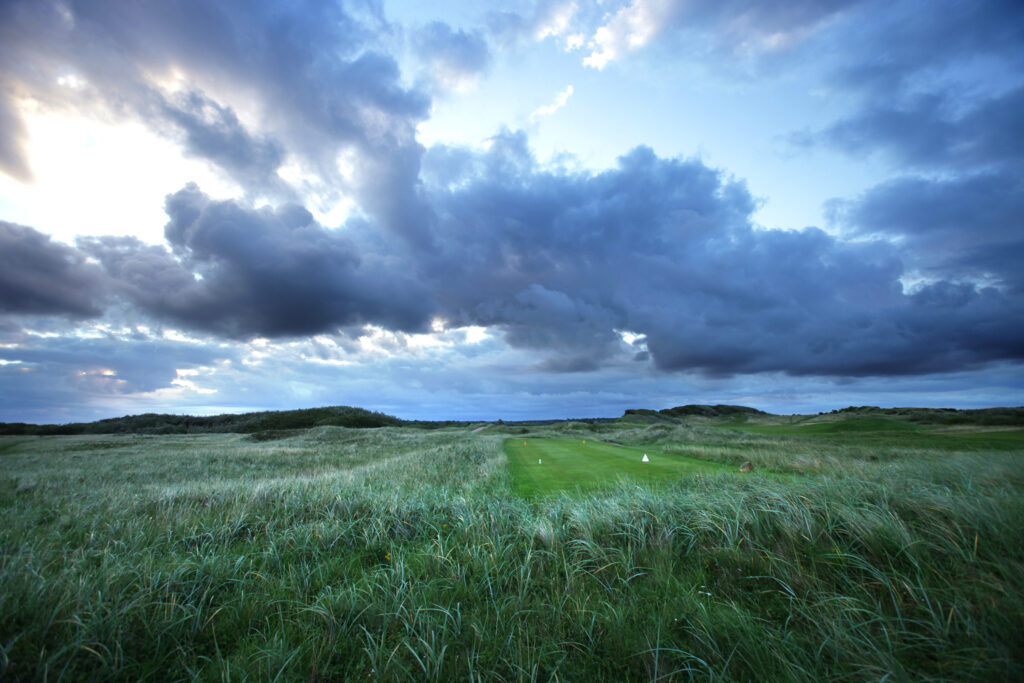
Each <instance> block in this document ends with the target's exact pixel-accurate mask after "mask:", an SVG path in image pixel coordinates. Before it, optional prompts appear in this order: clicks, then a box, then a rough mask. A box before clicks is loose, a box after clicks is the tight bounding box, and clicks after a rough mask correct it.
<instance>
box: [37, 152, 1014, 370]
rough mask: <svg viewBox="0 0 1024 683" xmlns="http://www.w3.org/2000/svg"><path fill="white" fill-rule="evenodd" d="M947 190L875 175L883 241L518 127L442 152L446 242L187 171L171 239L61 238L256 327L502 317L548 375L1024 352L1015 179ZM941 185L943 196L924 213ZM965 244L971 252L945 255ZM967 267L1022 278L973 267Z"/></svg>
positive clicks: (866, 202)
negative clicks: (986, 208)
mask: <svg viewBox="0 0 1024 683" xmlns="http://www.w3.org/2000/svg"><path fill="white" fill-rule="evenodd" d="M1003 182H1004V183H1010V182H1011V181H1010V180H1009V179H1004V180H1003ZM944 189H949V188H948V186H947V187H946V188H943V187H931V186H928V185H927V184H926V183H923V184H920V185H918V186H909V185H904V186H899V185H895V186H892V187H888V188H884V190H883V189H876V190H875V191H874V192H869V193H868V194H866V195H865V196H864V197H862V198H860V199H858V200H856V201H855V202H852V203H850V204H849V205H846V206H844V207H842V209H841V210H840V211H838V212H837V213H839V214H842V215H843V216H844V217H846V218H844V220H849V221H851V225H854V226H855V227H853V228H850V229H851V230H853V231H854V232H856V231H860V232H861V233H862V235H863V236H871V235H875V234H876V233H880V234H882V235H884V237H885V239H874V240H871V239H869V240H858V241H853V242H848V241H843V240H841V239H839V238H837V237H834V236H831V235H829V234H827V233H825V232H823V231H821V230H818V229H814V228H808V229H805V230H802V231H783V230H761V229H756V228H755V227H753V225H752V222H751V214H752V213H753V211H754V210H755V209H756V207H757V203H756V201H755V200H754V199H753V198H752V197H751V195H750V193H749V192H748V191H747V189H746V187H745V185H744V184H743V183H740V182H737V181H734V180H732V179H730V178H728V177H726V176H724V175H723V174H722V173H721V172H718V171H715V170H713V169H711V168H708V167H707V166H705V165H704V164H703V163H701V162H700V161H696V160H681V159H664V158H661V157H658V156H657V155H655V154H654V153H653V151H651V150H650V149H648V148H643V147H640V148H636V149H634V150H632V151H631V152H630V153H629V154H626V155H624V156H623V157H621V158H620V159H619V161H618V164H617V166H616V167H614V168H612V169H609V170H607V171H604V172H602V173H597V174H591V173H577V174H572V173H565V172H562V171H557V172H556V171H550V170H546V169H544V168H542V167H540V166H539V165H538V164H537V163H536V161H535V160H534V159H533V157H532V155H531V153H530V150H529V147H528V144H527V139H526V136H525V135H524V134H523V133H508V132H506V133H503V134H501V135H499V136H496V137H495V138H494V139H493V140H492V141H491V145H490V148H489V150H488V151H487V152H485V153H477V152H473V151H469V150H463V149H457V148H447V147H435V148H433V149H431V150H430V151H429V152H428V154H427V155H426V157H425V159H424V173H423V186H422V188H421V189H420V192H421V197H422V198H423V201H424V202H426V206H427V207H428V208H429V211H430V216H429V217H428V218H429V221H430V223H431V225H432V226H433V228H432V229H433V233H434V235H435V236H436V238H437V240H436V242H435V243H434V244H433V245H432V248H430V249H423V250H419V251H410V250H409V249H407V248H399V249H395V248H394V245H395V242H396V238H395V236H394V234H393V233H392V232H390V231H388V230H387V229H385V228H383V227H381V226H380V225H378V224H376V223H374V222H372V221H365V220H352V221H350V222H349V223H348V224H347V225H346V226H344V227H343V228H341V229H338V230H327V229H325V228H323V227H322V226H320V225H319V224H317V223H316V222H315V221H314V220H313V219H312V216H311V215H310V214H309V212H308V211H306V210H305V209H304V208H302V207H300V206H297V205H291V204H285V205H281V206H279V207H278V208H276V209H275V208H270V207H263V208H253V206H252V205H251V204H247V203H245V202H241V201H213V200H211V199H210V198H209V197H207V196H206V195H204V194H203V193H202V192H200V191H199V189H198V188H196V187H195V186H189V187H186V188H185V189H183V190H181V191H179V192H177V193H175V194H173V195H170V196H169V197H168V198H167V203H166V211H167V214H168V216H169V222H168V224H167V227H166V230H165V235H166V238H167V241H168V243H169V245H170V247H171V249H170V250H168V249H167V248H165V247H162V246H150V245H144V244H142V243H140V242H138V241H137V240H134V239H132V238H113V237H106V238H89V239H83V240H81V241H80V242H79V248H80V250H81V253H78V254H75V253H73V252H71V251H70V250H69V249H67V248H64V247H61V248H60V249H58V250H57V251H58V253H60V254H61V255H63V257H64V258H65V260H66V261H69V262H72V263H81V262H82V258H83V256H82V254H87V255H89V256H91V257H92V258H94V259H96V260H98V262H99V263H100V264H101V265H102V268H103V269H104V271H105V274H106V277H107V278H108V280H109V285H108V287H109V290H110V291H111V292H112V293H113V295H115V296H119V297H121V299H122V300H124V301H125V302H127V303H128V304H129V305H130V306H132V307H134V308H135V309H136V310H137V311H141V312H142V313H144V314H146V315H147V316H149V317H151V318H152V319H154V320H155V321H157V322H168V323H171V324H174V325H178V326H184V327H187V328H191V329H196V330H202V331H204V332H210V333H214V334H217V335H223V336H227V337H232V338H240V339H244V338H251V337H253V336H271V337H296V336H305V335H312V334H317V333H333V332H341V333H342V334H359V328H360V327H361V326H363V325H366V324H374V325H379V326H382V327H384V328H387V329H391V330H405V331H421V330H424V329H426V328H427V327H428V323H429V321H430V320H431V318H432V317H433V316H435V315H437V316H440V317H442V318H443V319H445V320H447V321H448V323H449V324H450V325H455V326H461V325H470V324H472V325H481V326H486V327H489V328H491V329H493V330H496V331H499V332H500V333H502V334H503V336H504V339H505V341H506V342H507V343H508V344H510V345H511V346H512V347H515V348H520V349H526V350H531V351H534V352H536V353H537V360H536V362H535V363H534V365H533V369H534V370H536V371H539V372H549V373H550V372H554V373H563V372H589V371H594V370H597V369H599V368H602V367H605V366H608V365H622V364H628V365H630V366H635V363H636V362H637V359H639V360H640V362H643V363H645V364H649V365H650V366H652V367H653V368H656V369H658V370H661V371H666V372H672V371H699V372H701V373H704V374H706V375H709V376H728V375H731V374H737V373H760V372H783V373H788V374H791V375H834V376H847V377H849V376H869V375H901V374H920V373H932V372H941V371H953V370H963V369H970V368H976V367H979V366H983V365H985V364H986V363H991V362H998V361H1018V362H1019V361H1020V360H1021V359H1022V358H1024V341H1022V340H1024V322H1021V321H1024V301H1022V296H1024V294H1022V292H1021V289H1020V288H1019V287H1010V286H1006V284H1008V283H1012V282H1011V280H1010V279H1009V278H1010V275H1009V273H1010V272H1011V271H1010V270H1009V269H1008V262H1009V261H1008V260H1007V259H1004V261H1003V262H1002V264H1003V265H1002V266H1000V267H1003V270H1001V271H996V270H995V268H996V265H998V263H997V262H996V261H986V259H990V258H995V257H994V255H996V254H998V252H999V248H998V247H999V242H998V240H999V239H1001V237H1000V236H1002V235H1004V234H1005V233H1006V231H1007V230H1008V228H1007V227H1006V226H1012V225H1013V224H1014V223H1013V221H1014V220H1015V219H1014V214H1015V213H1018V206H1019V201H1020V200H1019V190H1018V189H1015V186H1013V185H1004V186H1002V188H1001V189H1000V186H999V185H998V184H995V183H994V181H993V180H992V179H990V178H978V179H977V185H976V186H975V187H973V188H971V187H960V188H956V192H952V193H951V194H953V195H955V196H962V195H965V194H968V193H969V192H971V191H973V192H975V193H978V194H979V195H980V196H977V197H975V198H974V199H973V200H971V201H970V202H968V203H967V204H966V205H965V206H963V207H958V206H956V205H955V204H951V203H949V202H947V203H945V204H943V203H942V201H937V200H938V199H941V198H942V195H943V190H944ZM1007 192H1010V194H1011V198H1003V199H1002V200H1001V201H1002V203H1001V204H1000V203H999V201H1000V197H1001V196H1002V195H1003V194H1005V193H1007ZM1014 192H1015V193H1017V194H1013V193H1014ZM986 197H987V198H988V199H986ZM1014 197H1016V198H1014ZM901 201H906V202H907V205H906V206H900V202H901ZM929 201H931V202H934V203H935V204H936V206H935V207H934V212H933V214H931V215H924V216H915V215H914V213H913V210H914V209H913V207H914V206H919V205H922V204H925V203H928V202H929ZM949 201H953V200H949ZM984 201H990V202H991V203H992V204H993V206H991V207H990V208H991V211H992V214H991V215H990V216H981V217H980V218H981V219H983V224H984V225H987V226H989V227H990V232H989V233H982V234H980V235H979V237H978V239H979V244H981V243H984V244H986V245H987V246H986V248H985V249H984V250H983V253H979V254H972V253H971V252H970V250H969V249H963V248H960V247H959V244H946V243H944V241H943V240H947V241H948V240H952V239H955V236H956V234H957V227H956V226H957V225H958V224H959V221H958V219H957V215H961V216H963V218H964V220H965V221H966V220H970V211H971V209H970V207H971V206H973V205H977V204H979V203H981V202H984ZM958 211H959V212H960V213H959V214H957V212H958ZM912 218H913V219H916V220H917V222H916V223H914V222H912V221H911V219H912ZM942 221H945V222H944V223H943V222H942ZM901 231H902V232H901ZM894 236H896V237H901V238H902V242H898V241H897V242H894V241H892V238H893V237H894ZM1003 246H1004V248H1005V245H1003ZM1014 248H1019V247H1014ZM929 249H931V250H932V251H933V252H934V254H935V256H932V255H930V252H929ZM62 250H65V251H62ZM954 252H957V253H960V254H961V255H962V262H960V261H951V260H949V259H945V260H944V259H943V258H941V256H942V255H943V254H947V253H954ZM923 263H927V264H928V265H929V267H930V271H929V276H930V279H929V280H928V281H927V282H925V283H924V284H922V285H920V286H918V287H917V288H915V289H911V290H907V289H905V288H904V286H903V284H902V282H901V278H902V277H904V276H906V275H907V274H908V273H910V274H913V272H918V271H920V270H921V269H922V268H923V266H922V264H923ZM993 264H996V265H993ZM968 266H970V267H972V268H975V269H978V268H988V269H989V270H988V271H986V272H987V273H989V275H988V277H987V280H988V281H990V282H991V281H992V280H993V277H992V275H991V273H1002V274H1003V276H1005V280H1006V282H1004V283H1003V286H999V283H998V282H997V283H996V286H989V285H985V284H984V280H977V281H976V282H972V281H970V280H965V279H964V276H965V273H967V272H968V271H967V270H965V269H966V268H967V267H968ZM1004 266H1005V267H1004ZM971 272H980V271H971ZM85 289H87V288H85ZM623 333H628V335H631V336H626V337H625V339H627V340H629V341H630V343H629V344H626V343H625V341H624V338H623ZM96 381H99V382H107V381H108V380H107V379H104V378H103V377H102V376H101V377H98V379H96Z"/></svg>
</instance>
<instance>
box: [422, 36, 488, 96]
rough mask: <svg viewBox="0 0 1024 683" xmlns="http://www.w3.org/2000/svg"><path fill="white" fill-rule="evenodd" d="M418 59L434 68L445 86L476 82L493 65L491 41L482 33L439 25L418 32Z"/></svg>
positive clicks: (437, 76) (436, 76) (435, 75)
mask: <svg viewBox="0 0 1024 683" xmlns="http://www.w3.org/2000/svg"><path fill="white" fill-rule="evenodd" d="M412 43H413V48H414V49H415V50H416V54H417V56H419V58H420V59H422V60H423V61H424V62H426V63H427V64H430V65H431V67H432V68H433V70H434V72H435V74H434V77H435V78H437V79H440V80H441V81H442V82H443V81H446V80H458V79H466V78H473V77H475V76H477V75H479V74H482V73H483V72H484V71H486V70H487V68H488V67H489V66H490V65H491V52H490V49H489V48H488V47H487V41H486V40H485V39H484V37H483V35H482V34H481V33H480V32H479V31H476V32H471V33H467V32H466V31H462V30H459V31H456V30H453V29H452V28H451V27H450V26H448V24H445V23H442V22H439V21H435V22H432V23H430V24H427V25H426V26H424V27H423V28H421V29H419V30H418V31H416V33H415V34H414V35H413V39H412Z"/></svg>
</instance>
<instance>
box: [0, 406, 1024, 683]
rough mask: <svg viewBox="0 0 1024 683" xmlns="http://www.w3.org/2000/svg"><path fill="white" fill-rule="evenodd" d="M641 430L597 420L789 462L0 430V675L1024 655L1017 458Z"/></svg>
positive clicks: (651, 675) (405, 432) (522, 671)
mask: <svg viewBox="0 0 1024 683" xmlns="http://www.w3.org/2000/svg"><path fill="white" fill-rule="evenodd" d="M655 427H659V428H658V429H653V428H633V427H630V428H626V429H621V430H619V431H615V430H614V429H611V428H609V426H607V425H602V426H600V429H598V430H595V431H599V432H600V434H601V438H605V439H612V440H618V441H621V442H623V443H637V444H639V443H644V444H648V443H654V444H657V445H658V446H659V447H662V448H665V449H676V450H678V451H679V452H684V451H685V452H686V453H687V454H688V455H694V454H697V455H698V457H705V458H707V459H714V460H718V461H722V462H733V461H734V460H736V459H737V457H743V458H744V459H747V460H752V461H754V462H755V464H756V465H757V466H758V468H769V469H775V470H778V471H789V472H792V473H798V474H794V476H792V477H789V478H780V477H761V476H759V475H758V474H757V471H755V473H754V475H752V476H748V477H745V478H741V477H737V476H734V475H721V476H714V475H699V476H694V477H691V478H687V479H683V480H680V481H678V482H677V483H675V484H673V485H671V486H669V487H667V488H665V487H659V488H658V489H657V490H656V491H653V490H649V489H646V488H643V487H638V486H637V485H635V484H629V485H626V484H620V485H617V486H613V487H612V488H609V489H605V490H601V491H598V492H594V493H591V494H588V495H585V496H574V497H570V496H561V497H550V498H545V499H540V500H535V501H527V500H523V499H521V498H518V497H516V496H514V495H513V494H512V493H511V491H512V487H511V481H510V480H509V475H508V471H507V468H506V466H505V459H504V455H503V453H502V435H501V434H487V435H484V434H478V435H471V434H469V433H468V431H467V430H460V431H455V430H439V431H434V432H423V431H417V430H410V429H393V428H387V429H379V430H348V429H343V428H332V427H323V428H317V429H314V430H310V431H308V432H302V433H299V434H298V435H296V436H293V437H291V438H286V439H280V440H271V441H254V440H252V439H251V438H248V437H241V436H236V435H202V436H171V437H137V436H124V437H121V436H117V437H112V436H103V437H93V436H81V437H34V438H30V437H18V438H13V437H8V438H6V439H4V440H0V462H2V475H0V614H2V615H4V616H3V619H0V648H2V650H0V669H2V673H0V677H6V678H7V679H10V680H97V679H103V680H168V679H179V680H184V679H195V678H199V679H218V680H233V679H235V680H237V679H243V678H259V679H264V680H299V679H303V680H338V679H343V678H349V679H354V678H360V679H367V678H368V679H384V680H395V679H397V680H410V679H411V680H449V679H480V680H534V679H545V680H546V679H551V678H555V677H558V678H570V679H580V680H588V679H590V680H594V679H614V680H687V679H696V680H717V679H724V680H808V681H810V680H823V679H851V680H863V679H882V678H886V677H888V678H889V680H913V679H940V680H941V679H945V680H977V679H989V680H992V679H996V680H1015V679H1016V680H1020V679H1021V678H1022V677H1024V660H1022V656H1021V653H1022V652H1024V599H1022V597H1021V596H1022V595H1024V572H1022V569H1024V546H1022V544H1021V543H1020V540H1019V539H1020V529H1021V525H1022V522H1024V498H1022V496H1021V491H1022V484H1024V482H1022V479H1021V476H1020V474H1019V465H1020V457H1021V453H1020V452H1016V451H1006V450H1003V451H992V452H986V451H978V450H971V451H965V452H958V451H955V450H954V451H950V450H944V451H942V452H934V451H927V450H919V449H917V450H915V449H901V448H899V447H897V446H892V447H889V446H884V447H882V448H881V449H880V448H879V447H878V445H877V444H875V443H871V444H869V445H863V444H858V442H857V441H853V440H851V441H847V442H834V441H819V442H815V441H813V440H801V439H795V438H793V437H790V436H786V435H781V436H771V435H756V434H738V433H723V432H722V430H715V429H710V428H703V427H699V426H697V427H692V426H690V427H671V428H668V429H661V428H660V427H661V426H660V425H656V426H655ZM577 429H579V428H578V427H577ZM537 433H541V434H544V433H549V434H552V435H554V434H558V433H560V430H559V428H558V427H550V428H545V429H543V430H537Z"/></svg>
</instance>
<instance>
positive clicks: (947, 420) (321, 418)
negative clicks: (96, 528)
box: [0, 404, 1024, 439]
mask: <svg viewBox="0 0 1024 683" xmlns="http://www.w3.org/2000/svg"><path fill="white" fill-rule="evenodd" d="M830 416H836V417H859V418H869V417H883V416H884V417H889V418H896V419H898V420H905V421H909V422H920V423H927V424H944V425H951V426H955V425H958V424H963V425H990V426H1024V407H1012V408H1004V407H1000V408H982V409H974V410H957V409H954V408H879V407H878V406H850V407H848V408H842V409H839V410H833V411H831V412H829V413H818V414H817V415H810V416H790V415H785V416H782V415H773V414H772V413H767V412H765V411H763V410H758V409H757V408H751V407H749V406H734V405H721V404H719V405H704V404H691V405H684V406H676V407H674V408H665V409H662V410H651V409H647V408H630V409H629V410H626V411H625V413H623V415H622V416H621V417H618V418H608V417H594V418H568V419H550V420H520V421H504V420H498V421H497V423H498V424H509V425H543V424H557V423H562V422H582V423H592V424H593V423H609V422H619V421H624V422H642V423H659V422H663V423H667V424H675V423H678V422H680V421H684V420H685V419H687V418H708V419H716V418H717V419H720V418H732V419H733V420H740V421H747V420H751V419H753V420H756V421H757V422H758V423H763V424H766V425H770V424H779V423H780V422H779V420H789V421H791V420H793V419H794V418H795V417H803V418H805V419H804V421H803V422H805V423H808V424H806V426H808V427H809V426H810V424H814V423H815V422H809V421H810V420H817V421H819V422H821V421H828V420H829V419H830ZM487 424H488V423H486V422H483V421H481V420H403V419H401V418H398V417H395V416H393V415H388V414H385V413H382V412H377V411H370V410H366V409H365V408H355V407H352V406H326V407H322V408H306V409H301V410H270V411H263V412H253V413H238V414H234V413H225V414H222V415H211V416H199V417H197V416H192V415H167V414H158V413H145V414H142V415H126V416H124V417H115V418H109V419H104V420H97V421H95V422H74V423H69V424H43V425H38V424H29V423H25V422H0V435H2V434H8V435H20V434H26V435H28V434H35V435H48V434H52V435H61V434H212V433H235V434H253V435H254V438H256V439H260V438H269V439H273V438H280V437H281V436H284V434H282V432H284V431H287V430H296V429H309V428H311V427H324V426H331V427H351V428H376V427H420V428H424V429H437V428H440V427H454V426H460V425H462V426H473V427H474V429H473V431H474V432H476V431H480V430H481V429H482V428H483V427H486V426H487ZM786 424H791V422H788V423H786Z"/></svg>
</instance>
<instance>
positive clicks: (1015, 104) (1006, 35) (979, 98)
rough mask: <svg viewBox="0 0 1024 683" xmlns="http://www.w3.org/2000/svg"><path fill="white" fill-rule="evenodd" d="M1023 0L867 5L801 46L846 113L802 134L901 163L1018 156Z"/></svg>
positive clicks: (968, 163)
mask: <svg viewBox="0 0 1024 683" xmlns="http://www.w3.org/2000/svg"><path fill="white" fill-rule="evenodd" d="M1021 45H1024V4H1022V3H1020V2H1016V1H1015V0H1009V1H1006V0H980V1H978V2H956V1H946V0H943V1H941V2H935V3H931V4H929V5H928V7H927V9H925V8H923V7H922V6H921V5H920V4H919V3H894V4H891V5H883V6H878V7H874V8H871V7H868V8H866V9H865V11H864V12H860V13H855V14H852V15H851V16H850V17H849V18H848V19H847V20H846V21H844V22H841V23H840V24H838V25H837V26H836V27H834V30H832V31H823V32H822V33H821V35H820V36H818V40H817V41H816V42H813V43H812V44H811V45H810V47H809V48H808V49H809V50H810V51H814V52H817V53H824V54H825V55H826V56H827V59H828V60H829V61H828V62H827V63H830V64H831V71H832V74H833V77H832V80H831V82H830V83H829V86H830V87H831V88H833V89H836V91H837V92H839V93H842V94H845V95H848V96H849V97H851V99H852V100H853V103H854V106H852V107H851V110H852V113H851V114H850V115H849V116H846V117H844V118H843V119H841V120H839V121H837V122H835V123H834V124H833V125H831V126H829V127H827V128H826V129H825V130H824V131H821V132H820V133H818V134H814V135H810V136H804V138H803V142H809V143H825V144H830V145H833V146H835V147H838V148H840V149H842V150H844V151H846V152H848V153H851V154H857V155H861V154H865V153H873V152H878V153H882V154H883V155H885V156H886V157H888V158H889V159H890V160H892V161H893V162H895V163H897V164H901V165H910V166H916V167H945V168H947V169H953V170H964V169H969V168H972V167H976V166H978V165H989V164H1001V163H1006V162H1019V161H1020V160H1021V158H1022V156H1024V135H1022V133H1021V130H1020V128H1021V127H1020V125H1018V122H1019V121H1020V120H1021V117H1022V116H1024V82H1022V81H1021V78H1020V74H1021V70H1022V69H1024V52H1022V51H1021V49H1020V48H1021Z"/></svg>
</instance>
